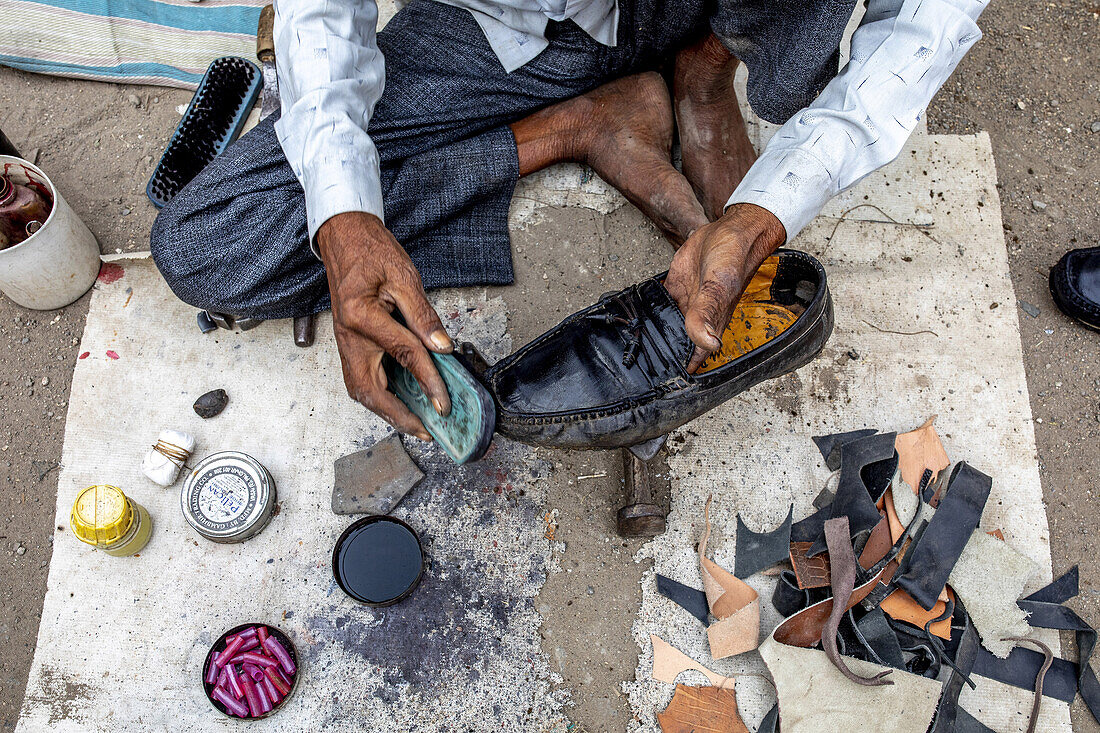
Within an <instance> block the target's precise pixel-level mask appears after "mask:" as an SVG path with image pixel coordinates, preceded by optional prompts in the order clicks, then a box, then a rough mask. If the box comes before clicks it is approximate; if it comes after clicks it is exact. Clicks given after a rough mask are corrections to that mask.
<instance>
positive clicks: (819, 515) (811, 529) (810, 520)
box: [791, 499, 835, 542]
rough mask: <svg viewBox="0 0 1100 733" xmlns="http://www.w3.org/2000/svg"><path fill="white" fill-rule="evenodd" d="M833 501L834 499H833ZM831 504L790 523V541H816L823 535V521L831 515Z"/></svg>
mask: <svg viewBox="0 0 1100 733" xmlns="http://www.w3.org/2000/svg"><path fill="white" fill-rule="evenodd" d="M834 501H835V499H834ZM830 506H832V505H831V504H829V505H826V506H824V507H822V508H821V509H818V510H817V511H816V512H814V513H813V514H811V515H810V516H808V517H805V518H804V519H799V520H798V521H797V522H795V523H794V524H792V525H791V542H816V541H817V540H818V539H820V538H821V537H823V536H824V535H825V522H826V520H828V519H829V517H831V516H832V509H830Z"/></svg>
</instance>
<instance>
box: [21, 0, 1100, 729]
mask: <svg viewBox="0 0 1100 733" xmlns="http://www.w3.org/2000/svg"><path fill="white" fill-rule="evenodd" d="M1098 18H1100V6H1098V5H1096V3H1095V0H1069V1H1068V2H1037V1H1035V0H1033V1H1031V2H1026V1H1024V0H1000V2H997V3H993V4H992V6H991V7H990V9H989V10H988V11H987V12H986V14H985V15H984V16H983V18H982V22H981V25H982V27H983V30H984V31H985V34H986V38H985V40H984V41H983V42H982V43H980V44H978V45H977V47H976V48H975V49H974V51H973V52H972V53H971V54H970V56H969V57H968V58H967V59H966V60H965V61H964V62H963V64H962V67H961V68H960V70H959V71H958V73H957V74H956V75H955V77H954V78H953V79H952V80H951V81H950V82H949V83H948V85H947V86H946V87H945V89H944V91H943V92H941V94H940V95H939V97H938V98H937V100H936V102H935V103H934V104H933V106H932V108H931V109H930V111H929V115H928V118H929V129H930V131H932V132H971V131H975V130H986V131H988V132H989V133H990V136H991V138H992V140H993V146H994V152H995V155H996V160H997V167H998V174H999V178H1000V183H1001V198H1002V206H1003V210H1004V220H1005V235H1006V239H1007V241H1008V244H1009V255H1010V263H1011V266H1012V275H1013V282H1014V284H1015V287H1016V293H1017V296H1018V297H1019V299H1020V300H1021V301H1023V302H1026V303H1028V304H1030V305H1033V306H1036V307H1037V308H1038V315H1036V316H1031V315H1029V314H1026V313H1025V312H1023V311H1021V313H1020V318H1021V325H1022V335H1023V346H1024V354H1025V361H1026V368H1027V376H1028V382H1029V386H1030V390H1031V400H1032V409H1033V411H1034V414H1035V417H1036V423H1037V424H1036V426H1035V427H1036V437H1037V441H1038V448H1039V458H1040V461H1041V469H1042V478H1043V488H1044V492H1045V496H1046V501H1047V503H1048V513H1049V516H1050V522H1051V529H1052V539H1053V542H1052V545H1053V553H1054V565H1055V568H1054V569H1055V573H1056V574H1057V573H1058V572H1060V571H1062V570H1065V569H1066V568H1068V567H1069V566H1071V565H1073V564H1075V563H1079V562H1080V563H1082V595H1081V597H1080V598H1079V599H1077V600H1076V601H1075V602H1074V605H1075V607H1076V608H1077V609H1078V610H1079V611H1080V612H1081V613H1082V615H1084V616H1085V618H1086V619H1088V620H1089V621H1090V622H1091V623H1093V624H1094V625H1100V567H1098V566H1097V565H1096V564H1095V563H1092V562H1090V560H1091V558H1092V557H1093V556H1094V553H1093V552H1090V550H1091V549H1092V548H1090V547H1089V545H1088V543H1089V539H1090V535H1091V534H1092V533H1093V532H1096V530H1097V521H1098V520H1097V517H1098V516H1100V512H1098V509H1100V491H1098V486H1097V479H1096V477H1097V476H1098V475H1100V450H1098V449H1097V445H1100V334H1096V333H1093V332H1090V331H1086V330H1084V329H1082V328H1080V327H1077V326H1075V325H1074V324H1073V323H1072V322H1070V321H1069V320H1068V319H1066V318H1065V317H1063V316H1062V315H1061V314H1060V313H1059V312H1058V311H1057V310H1056V309H1055V307H1054V305H1053V303H1052V302H1051V300H1050V296H1049V293H1048V291H1047V286H1046V273H1047V271H1048V269H1049V267H1050V266H1051V265H1052V264H1053V263H1054V262H1055V261H1056V260H1057V258H1058V257H1059V256H1060V255H1061V253H1062V252H1064V251H1065V250H1066V249H1069V248H1072V247H1080V246H1091V245H1095V244H1098V243H1100V197H1098V196H1097V191H1098V190H1100V132H1096V133H1094V132H1092V131H1091V128H1092V126H1093V125H1094V124H1097V123H1100V81H1098V78H1097V69H1100V20H1098ZM188 97H189V95H188V94H186V93H184V92H180V91H175V90H166V89H157V88H148V87H123V86H116V85H105V84H96V83H88V82H77V81H69V80H59V79H50V78H46V77H39V76H33V75H29V74H23V73H19V72H13V71H10V70H6V69H0V128H2V129H3V130H4V131H5V133H6V134H7V135H8V136H9V137H10V138H11V139H12V141H13V142H14V143H15V144H16V146H17V147H19V148H20V149H21V150H22V152H23V153H24V155H27V156H29V155H30V154H31V152H32V151H34V150H35V149H38V150H39V151H40V157H39V162H40V164H41V165H42V166H43V168H45V170H47V171H48V172H49V173H50V175H51V176H52V177H53V179H54V181H55V182H56V183H57V185H58V186H59V188H60V189H61V190H62V192H63V193H64V195H65V196H66V198H67V199H68V201H69V202H70V204H71V205H72V206H73V208H74V209H75V210H76V211H78V212H79V213H80V215H81V216H82V217H83V218H84V220H85V221H86V222H87V223H88V224H89V226H90V227H91V228H92V230H93V232H95V234H96V235H97V237H98V238H99V241H100V243H101V245H102V246H103V249H104V251H105V252H115V251H128V250H135V249H144V248H145V247H146V243H145V242H146V235H147V232H148V230H149V226H150V224H151V222H152V219H153V214H154V212H153V209H152V206H151V205H150V204H149V202H148V200H147V199H146V198H145V196H144V189H145V183H146V181H147V179H148V176H149V174H150V173H151V171H152V168H153V166H154V165H155V162H156V158H157V156H158V155H159V154H160V152H161V150H162V148H163V145H164V142H165V141H166V139H167V137H168V135H169V134H170V132H171V130H172V128H173V127H174V125H175V123H176V121H177V119H178V114H177V113H176V111H175V107H176V105H178V104H181V103H183V102H186V101H187V99H188ZM1097 126H1098V128H1100V124H1097ZM1043 204H1045V207H1044V206H1042V205H1043ZM605 234H606V236H605ZM536 242H539V243H540V244H539V246H537V247H536V246H535V243H536ZM594 243H595V244H594ZM515 245H516V265H517V283H516V285H515V286H513V287H511V288H503V289H499V292H500V294H502V295H503V296H504V297H505V298H506V299H507V300H508V302H509V305H510V306H511V308H512V312H513V314H514V317H513V319H512V321H511V324H510V326H511V328H512V331H513V334H514V338H515V339H516V340H517V342H522V341H523V340H524V339H526V338H528V337H530V336H533V335H536V334H537V333H539V332H541V331H542V330H544V329H545V328H546V327H548V326H550V325H553V324H554V323H556V322H557V321H558V320H559V319H560V318H561V317H562V316H564V315H566V314H567V313H569V312H572V311H573V310H575V309H576V308H578V307H580V306H582V305H586V304H588V303H590V302H591V300H592V299H593V298H594V297H595V296H598V295H599V294H600V293H602V292H604V291H607V290H613V289H616V288H618V287H620V286H621V285H623V284H625V283H627V282H631V281H633V280H636V279H637V278H638V277H639V276H641V275H644V274H649V273H652V272H654V271H657V270H658V269H660V268H661V267H663V265H664V261H665V258H666V257H667V250H666V249H665V246H664V245H663V243H662V242H660V241H659V240H658V238H657V237H656V236H655V235H654V234H653V232H652V231H651V230H649V229H648V228H646V227H644V226H640V225H639V222H638V220H637V216H636V214H635V213H634V212H632V211H619V212H616V213H614V214H612V215H610V216H608V217H602V216H598V215H595V214H593V213H591V212H587V211H570V212H567V213H563V212H550V216H548V217H547V218H546V220H545V221H544V222H543V223H541V224H538V225H536V226H535V228H533V229H531V230H530V231H529V232H526V233H520V234H519V235H518V236H517V237H516V242H515ZM544 273H545V278H544V277H543V275H544ZM548 293H552V294H553V298H552V299H551V298H548V297H547V294H548ZM86 309H87V298H85V299H82V300H81V301H78V302H77V303H75V304H73V305H71V306H69V307H68V308H66V309H64V311H63V312H61V313H36V312H32V311H27V310H24V309H21V308H19V307H17V306H15V305H13V304H12V303H11V302H10V301H7V300H5V299H0V343H2V344H3V346H4V348H3V349H0V562H2V563H4V564H5V568H4V571H3V573H2V574H0V578H2V580H0V649H3V653H2V654H0V731H9V730H12V729H13V728H14V724H15V721H16V718H17V715H18V710H19V705H20V701H21V699H22V695H23V687H24V684H25V682H26V675H27V670H28V668H29V666H30V662H31V656H32V653H33V647H34V640H35V636H36V633H37V628H38V614H39V612H40V608H41V603H42V596H43V593H44V591H45V583H46V574H47V568H48V563H49V559H50V553H51V546H50V542H51V539H52V534H53V533H52V531H51V525H52V522H53V506H54V496H55V491H56V488H57V478H56V476H57V473H56V470H55V469H54V467H55V464H56V462H57V460H58V459H59V456H60V453H61V436H62V428H63V420H64V417H63V416H64V414H65V406H66V404H67V400H68V389H69V383H70V379H71V374H72V365H73V363H74V361H75V359H76V356H77V353H76V339H78V338H79V336H80V333H81V329H82V325H83V319H84V316H85V314H86ZM104 450H110V446H104ZM546 457H547V458H549V459H551V460H553V461H554V462H555V464H556V468H557V470H556V471H555V472H554V479H553V482H554V483H553V487H552V490H551V504H552V505H554V506H558V507H561V508H562V513H561V515H560V516H559V518H558V521H559V529H558V537H559V538H560V539H563V540H564V541H565V542H566V552H565V556H564V558H563V567H564V568H565V570H566V572H563V573H560V574H558V575H555V576H553V577H552V578H551V579H550V580H549V581H548V582H547V584H546V586H545V588H544V590H543V593H542V595H541V596H540V599H539V600H540V610H541V611H542V612H543V613H544V614H545V617H546V624H545V628H544V637H545V638H544V650H545V651H546V652H547V654H548V655H550V656H551V658H552V660H553V664H554V665H555V666H556V667H557V668H558V669H560V670H561V672H562V674H563V676H564V677H565V680H566V683H567V685H568V686H569V687H570V688H571V689H572V690H573V693H574V699H575V700H576V701H577V708H576V714H575V717H576V719H577V720H579V721H580V722H582V723H584V724H586V725H587V727H588V728H589V729H591V730H604V729H606V730H621V729H622V727H623V723H624V722H625V720H626V716H627V715H628V712H627V706H626V704H625V701H624V699H623V698H622V696H621V695H620V694H619V691H618V686H617V684H616V683H615V682H614V680H617V679H619V678H621V677H622V676H627V675H629V674H630V671H631V670H632V669H633V667H634V664H635V653H636V648H635V647H634V645H633V643H632V641H631V640H630V636H629V623H630V619H629V613H630V609H632V608H633V607H634V606H635V604H636V601H637V598H636V594H637V591H638V589H637V583H636V580H637V577H638V576H639V574H640V568H637V567H636V566H634V565H633V563H632V562H630V558H631V557H632V555H633V553H634V551H635V550H636V549H637V546H636V544H635V543H626V544H625V545H624V543H623V541H622V540H619V539H617V538H616V537H615V535H614V515H615V511H616V509H617V508H618V506H619V505H620V504H621V495H620V494H621V489H620V488H618V487H619V486H620V484H619V479H620V465H619V458H618V456H615V455H609V454H597V453H592V454H588V453H572V454H570V453H561V452H546ZM601 473H606V476H596V477H595V478H579V477H581V476H592V475H593V474H601ZM589 587H591V588H592V589H593V591H594V592H593V593H591V594H590V593H589V592H588V589H589ZM595 589H599V591H600V592H599V593H598V594H597V593H596V592H595ZM582 625H584V626H587V627H588V628H587V631H586V633H583V634H578V633H576V629H577V628H579V627H581V626H582ZM1074 712H1075V714H1074V723H1075V727H1076V728H1077V729H1078V730H1081V731H1086V730H1100V726H1096V724H1095V723H1094V722H1093V721H1092V720H1091V718H1090V717H1089V715H1088V713H1087V711H1085V710H1084V709H1083V707H1081V706H1078V707H1077V708H1076V709H1075V711H1074Z"/></svg>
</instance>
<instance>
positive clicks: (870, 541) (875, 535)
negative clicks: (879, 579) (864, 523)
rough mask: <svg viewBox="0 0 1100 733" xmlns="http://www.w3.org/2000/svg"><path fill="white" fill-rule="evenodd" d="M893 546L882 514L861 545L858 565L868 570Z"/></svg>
mask: <svg viewBox="0 0 1100 733" xmlns="http://www.w3.org/2000/svg"><path fill="white" fill-rule="evenodd" d="M893 547H894V540H893V539H892V538H891V536H890V522H889V521H888V520H887V519H886V517H885V516H883V517H882V518H881V519H879V522H878V524H876V525H875V528H874V529H872V530H871V534H870V535H869V536H868V537H867V542H866V544H864V545H863V549H862V550H861V551H860V553H859V566H860V567H861V568H863V569H864V570H870V569H871V568H872V567H874V566H875V565H877V564H878V563H879V561H881V560H882V559H883V558H885V557H886V556H887V555H888V554H890V550H891V549H893ZM819 557H820V555H819Z"/></svg>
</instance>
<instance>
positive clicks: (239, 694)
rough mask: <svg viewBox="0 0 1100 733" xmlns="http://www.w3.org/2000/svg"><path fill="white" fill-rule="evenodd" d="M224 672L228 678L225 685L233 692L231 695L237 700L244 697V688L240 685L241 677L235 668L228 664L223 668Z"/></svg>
mask: <svg viewBox="0 0 1100 733" xmlns="http://www.w3.org/2000/svg"><path fill="white" fill-rule="evenodd" d="M225 672H226V675H225V676H226V677H227V678H228V682H229V684H228V685H226V687H227V688H228V689H229V691H230V692H231V693H232V694H233V697H235V698H236V699H238V700H241V699H243V698H244V688H243V687H241V678H240V677H239V676H238V675H237V671H236V670H235V669H233V667H232V666H229V667H226V668H225Z"/></svg>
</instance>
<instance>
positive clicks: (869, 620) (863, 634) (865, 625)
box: [855, 608, 905, 669]
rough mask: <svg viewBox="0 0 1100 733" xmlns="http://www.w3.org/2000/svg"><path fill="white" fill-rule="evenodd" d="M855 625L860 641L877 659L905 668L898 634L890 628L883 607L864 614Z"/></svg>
mask: <svg viewBox="0 0 1100 733" xmlns="http://www.w3.org/2000/svg"><path fill="white" fill-rule="evenodd" d="M855 627H856V633H857V635H858V636H859V640H860V642H862V643H863V645H864V646H865V647H866V648H867V649H868V650H870V652H871V653H873V654H874V657H875V661H877V662H878V663H879V664H885V665H886V666H888V667H893V668H894V669H905V657H904V656H902V653H901V645H900V644H898V637H897V634H895V633H894V630H893V629H891V628H890V623H889V622H888V621H887V620H886V614H884V613H883V612H882V609H881V608H875V609H872V610H871V611H869V612H868V613H866V614H864V615H863V618H861V619H860V620H859V621H857V622H856V625H855Z"/></svg>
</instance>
